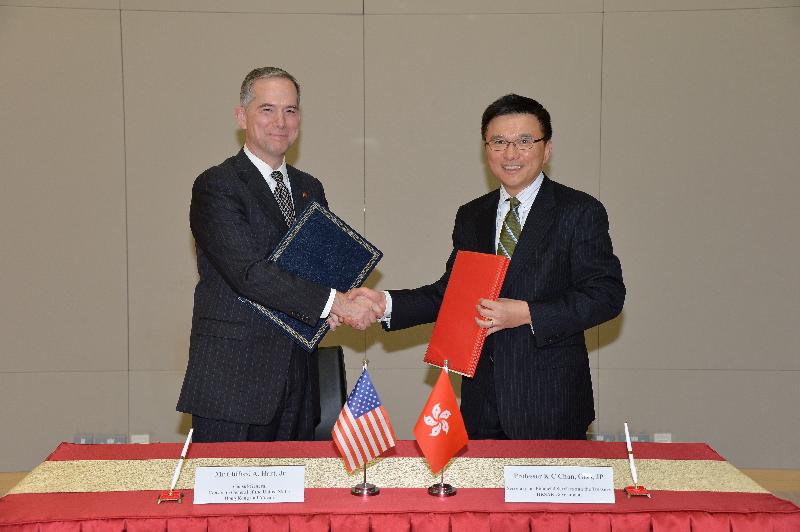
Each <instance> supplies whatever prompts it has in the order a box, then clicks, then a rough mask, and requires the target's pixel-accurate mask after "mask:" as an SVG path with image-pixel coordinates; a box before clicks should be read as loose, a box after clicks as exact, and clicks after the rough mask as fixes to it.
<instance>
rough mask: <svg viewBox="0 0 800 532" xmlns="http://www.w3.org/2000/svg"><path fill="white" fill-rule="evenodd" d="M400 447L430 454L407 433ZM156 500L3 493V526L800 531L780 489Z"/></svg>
mask: <svg viewBox="0 0 800 532" xmlns="http://www.w3.org/2000/svg"><path fill="white" fill-rule="evenodd" d="M180 447H181V445H180V444H153V445H91V446H89V445H72V444H62V445H61V446H59V448H58V449H56V451H55V452H53V454H52V455H51V456H50V457H48V461H50V462H57V461H65V462H66V461H75V460H153V459H159V458H160V459H171V458H174V457H175V456H176V455H177V454H178V453H179V452H180ZM636 451H637V458H639V459H642V460H646V459H663V460H676V461H693V460H710V461H715V460H716V461H721V460H723V458H722V457H720V456H719V455H718V454H717V453H716V452H715V451H714V450H713V449H711V448H710V447H708V446H707V445H704V444H637V446H636ZM392 454H393V455H394V456H400V457H402V456H418V455H419V451H418V449H417V447H416V445H415V444H414V443H413V442H400V443H399V446H398V448H397V449H396V450H395V451H394V452H393V453H392ZM333 456H336V451H335V449H334V448H333V446H332V444H331V443H329V442H303V443H298V442H294V443H240V444H194V445H192V447H191V449H190V452H189V456H188V457H189V458H201V457H202V458H247V457H289V458H294V457H333ZM624 456H625V447H624V444H619V443H600V442H489V441H482V442H481V441H476V442H470V444H469V447H468V449H467V450H466V452H464V453H462V454H461V457H467V458H479V457H503V458H549V457H564V458H608V457H614V458H624ZM184 492H185V494H186V499H185V500H184V502H183V503H182V504H160V505H158V504H156V503H155V500H156V497H157V495H158V492H157V491H110V492H108V491H107V492H93V493H84V492H79V493H12V494H9V495H7V496H6V497H4V498H2V499H0V531H2V532H6V531H10V530H21V531H31V532H32V531H41V532H45V531H62V530H63V531H75V532H77V531H123V530H125V531H133V532H135V531H159V532H161V531H164V532H176V531H177V532H180V531H201V530H202V531H206V530H208V531H217V530H219V531H240V530H241V531H257V530H270V531H272V530H281V531H282V530H286V531H290V530H291V531H292V532H296V531H336V532H338V531H347V532H351V531H352V532H358V531H364V532H367V531H395V530H397V531H405V532H412V531H413V532H424V531H454V532H455V531H461V530H463V531H467V532H482V531H513V530H525V531H534V532H540V531H542V532H543V531H547V532H551V531H552V532H555V531H559V532H562V531H573V532H575V531H593V532H594V531H599V532H605V531H608V532H611V531H614V532H619V531H635V532H638V531H641V532H650V531H653V532H688V531H703V532H706V531H708V532H716V531H720V532H722V531H724V532H745V531H747V532H750V531H753V532H756V531H757V532H763V531H775V532H798V531H800V508H798V507H797V506H795V505H794V504H792V503H790V502H788V501H784V500H781V499H778V498H776V497H774V496H773V495H771V494H768V493H737V492H710V491H659V490H656V491H654V492H653V498H652V499H646V498H634V499H628V498H627V497H626V496H625V495H624V493H623V492H621V491H617V493H616V504H613V505H610V504H534V503H530V504H528V503H514V504H507V503H505V502H504V501H503V496H504V494H503V490H502V489H497V488H493V489H492V488H461V489H459V492H458V494H457V495H456V496H455V497H451V498H447V499H438V498H435V497H431V496H429V495H427V493H426V492H425V490H423V489H409V488H402V489H401V488H390V487H383V488H382V491H381V494H380V495H378V496H377V497H372V498H370V499H362V498H359V497H354V496H352V495H350V494H349V490H347V489H345V488H310V489H306V492H305V499H306V501H305V502H304V503H289V504H258V505H257V504H225V505H221V504H209V505H193V504H192V495H193V493H192V490H184Z"/></svg>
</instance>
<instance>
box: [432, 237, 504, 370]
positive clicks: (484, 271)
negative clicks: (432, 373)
mask: <svg viewBox="0 0 800 532" xmlns="http://www.w3.org/2000/svg"><path fill="white" fill-rule="evenodd" d="M509 262H510V261H509V260H508V259H507V258H505V257H504V256H502V255H489V254H487V253H476V252H474V251H459V252H458V253H457V254H456V260H455V263H454V264H453V270H452V271H451V272H450V280H449V281H448V283H447V289H446V290H445V292H444V299H443V300H442V306H441V307H440V308H439V316H438V317H437V318H436V324H435V325H434V326H433V334H432V335H431V341H430V343H429V344H428V350H427V351H426V352H425V359H424V360H425V362H427V363H428V364H431V365H433V366H438V367H440V368H442V367H444V361H445V360H447V365H448V368H449V369H450V371H455V372H456V373H460V374H461V375H466V376H467V377H472V376H473V375H475V368H476V367H477V366H478V358H479V357H480V356H481V349H483V342H484V340H485V339H486V329H481V328H480V327H478V324H477V323H475V318H476V317H477V316H478V311H477V310H476V309H475V306H476V305H477V304H478V300H479V299H480V298H485V299H497V296H498V295H499V294H500V288H501V287H502V286H503V279H505V276H506V270H507V269H508V263H509Z"/></svg>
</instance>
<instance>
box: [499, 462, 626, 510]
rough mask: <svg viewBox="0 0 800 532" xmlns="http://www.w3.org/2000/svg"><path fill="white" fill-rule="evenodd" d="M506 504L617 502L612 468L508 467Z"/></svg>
mask: <svg viewBox="0 0 800 532" xmlns="http://www.w3.org/2000/svg"><path fill="white" fill-rule="evenodd" d="M505 479H506V502H569V503H612V504H613V503H614V470H613V469H612V468H610V467H577V466H505Z"/></svg>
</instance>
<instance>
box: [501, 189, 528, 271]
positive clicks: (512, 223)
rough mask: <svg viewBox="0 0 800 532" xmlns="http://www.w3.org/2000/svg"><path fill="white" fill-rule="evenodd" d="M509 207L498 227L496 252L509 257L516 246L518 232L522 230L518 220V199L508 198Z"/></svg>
mask: <svg viewBox="0 0 800 532" xmlns="http://www.w3.org/2000/svg"><path fill="white" fill-rule="evenodd" d="M508 201H509V202H510V203H511V208H510V209H509V210H508V214H506V219H505V220H503V227H502V228H501V229H500V241H499V242H498V243H497V254H498V255H505V256H506V257H507V258H509V259H510V258H511V255H513V254H514V249H515V248H516V247H517V241H518V240H519V234H520V233H521V232H522V224H520V220H519V200H518V199H517V198H509V199H508Z"/></svg>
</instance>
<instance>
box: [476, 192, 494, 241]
mask: <svg viewBox="0 0 800 532" xmlns="http://www.w3.org/2000/svg"><path fill="white" fill-rule="evenodd" d="M498 201H500V189H497V190H495V191H494V192H493V193H491V194H489V195H487V196H486V200H485V201H484V202H483V204H482V205H481V206H480V208H479V209H478V211H477V212H476V213H475V238H476V239H477V245H478V249H477V251H479V252H481V253H490V254H492V255H493V254H494V253H495V251H496V250H495V247H494V239H495V230H496V226H497V202H498Z"/></svg>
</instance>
